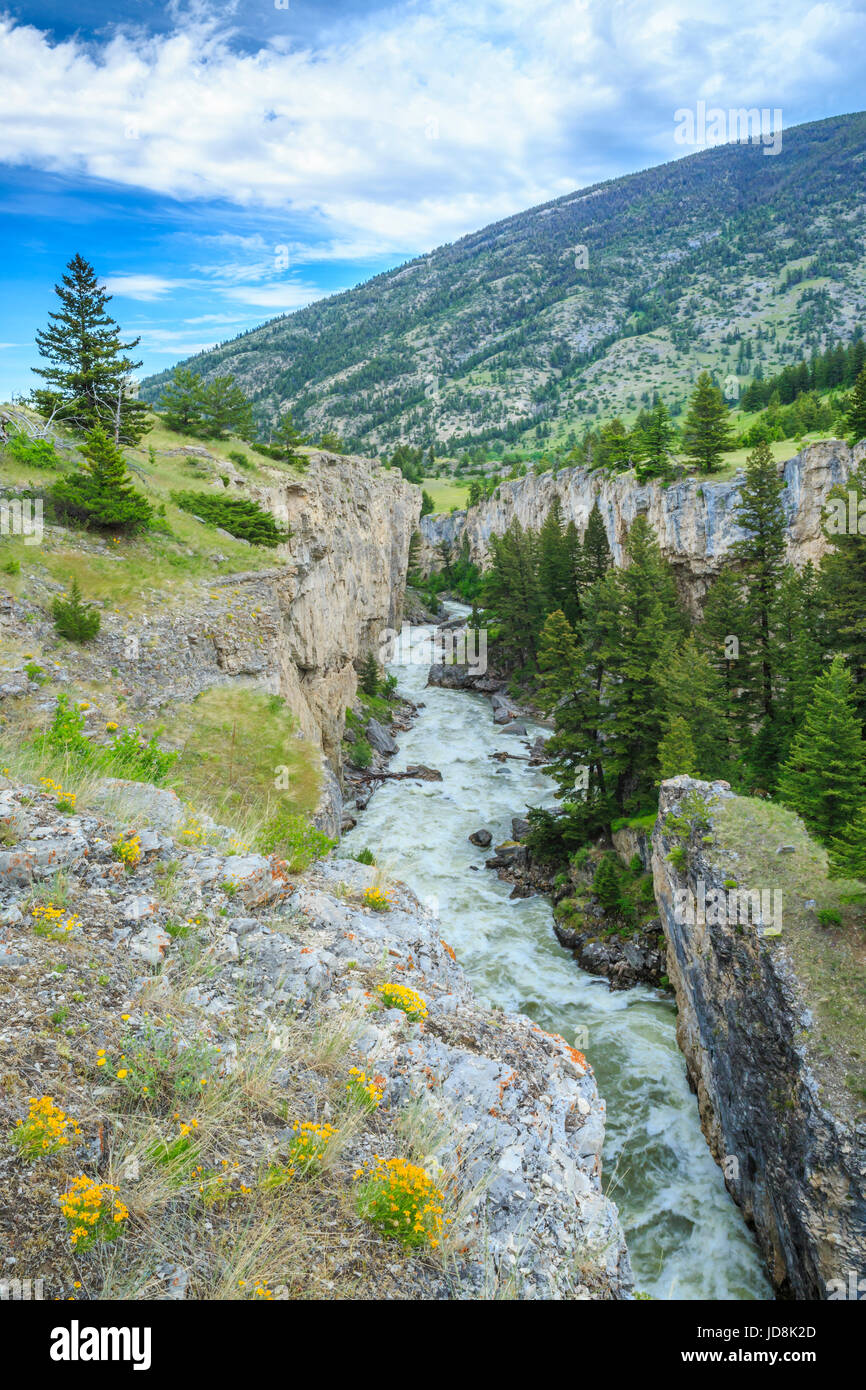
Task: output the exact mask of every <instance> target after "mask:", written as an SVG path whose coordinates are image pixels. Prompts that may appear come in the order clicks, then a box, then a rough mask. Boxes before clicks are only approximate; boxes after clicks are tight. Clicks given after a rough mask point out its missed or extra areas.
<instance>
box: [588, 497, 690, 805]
mask: <svg viewBox="0 0 866 1390" xmlns="http://www.w3.org/2000/svg"><path fill="white" fill-rule="evenodd" d="M625 548H626V559H627V561H628V563H627V565H626V567H625V568H624V569H617V570H614V571H612V572H611V574H610V576H609V579H608V580H606V581H602V583H603V584H607V585H608V586H609V587H610V589H611V596H612V597H613V598H614V603H613V605H611V606H609V607H608V608H607V611H606V613H604V614H603V615H601V623H600V629H599V633H598V650H599V656H600V659H601V661H602V662H603V665H604V668H605V681H604V689H603V696H602V704H601V725H600V735H599V736H600V739H601V742H602V745H603V752H602V763H603V766H604V769H605V783H606V785H607V786H608V788H609V790H610V793H611V795H612V796H613V799H614V802H615V805H616V807H617V808H618V810H619V812H620V814H631V813H636V812H642V811H643V810H645V809H646V807H647V805H648V804H649V802H650V801H651V800H652V799H654V797H655V784H656V781H657V773H658V747H659V744H660V743H661V740H662V736H663V733H664V718H665V712H664V701H663V697H662V694H661V690H660V688H659V680H658V670H657V661H658V657H659V653H660V652H662V651H664V649H665V647H666V645H667V641H668V639H669V638H670V637H672V636H676V635H681V634H682V633H683V628H684V616H683V613H682V610H681V609H680V606H679V603H678V600H677V595H676V589H675V587H674V582H673V578H672V576H671V573H670V570H669V568H668V566H667V565H666V564H665V562H664V560H663V559H662V556H661V554H660V552H659V548H658V543H657V541H656V538H655V535H654V534H653V530H652V527H651V526H650V524H649V522H648V521H647V519H646V517H644V516H638V517H637V518H636V519H635V521H634V523H633V524H632V527H631V530H630V531H629V534H628V538H627V541H626V547H625ZM597 587H598V586H597Z"/></svg>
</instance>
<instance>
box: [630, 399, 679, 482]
mask: <svg viewBox="0 0 866 1390" xmlns="http://www.w3.org/2000/svg"><path fill="white" fill-rule="evenodd" d="M675 438H676V430H675V429H674V426H673V422H672V420H671V417H670V415H669V413H668V408H667V406H666V405H665V403H664V401H663V400H662V398H661V396H656V398H655V400H654V401H653V407H652V410H650V411H649V412H648V413H647V415H646V417H645V419H644V420H643V421H642V422H641V424H640V426H639V428H638V431H637V445H638V448H637V453H638V460H637V463H636V464H635V476H636V477H637V480H638V482H639V483H643V482H645V481H646V479H647V478H667V477H669V476H670V474H671V471H672V469H671V454H672V453H673V445H674V439H675Z"/></svg>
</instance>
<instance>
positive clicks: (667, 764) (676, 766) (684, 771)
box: [659, 714, 703, 781]
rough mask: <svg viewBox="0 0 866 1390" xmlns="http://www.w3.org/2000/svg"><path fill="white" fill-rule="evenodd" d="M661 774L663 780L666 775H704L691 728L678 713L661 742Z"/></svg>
mask: <svg viewBox="0 0 866 1390" xmlns="http://www.w3.org/2000/svg"><path fill="white" fill-rule="evenodd" d="M659 774H660V776H661V778H662V781H664V779H665V778H666V777H694V776H696V775H700V776H702V775H703V774H702V773H701V772H700V766H699V763H698V755H697V753H696V752H695V745H694V740H693V739H692V735H691V730H690V729H689V726H688V724H687V723H686V720H685V719H684V718H683V716H682V715H681V714H676V715H674V717H673V719H671V721H670V723H669V724H668V728H667V732H666V734H665V736H664V738H663V739H662V741H661V743H660V744H659Z"/></svg>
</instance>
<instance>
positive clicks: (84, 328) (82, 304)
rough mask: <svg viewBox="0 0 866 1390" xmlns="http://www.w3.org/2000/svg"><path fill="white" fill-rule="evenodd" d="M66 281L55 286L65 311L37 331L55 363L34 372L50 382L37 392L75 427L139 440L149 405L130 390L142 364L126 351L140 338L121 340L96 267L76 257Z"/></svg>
mask: <svg viewBox="0 0 866 1390" xmlns="http://www.w3.org/2000/svg"><path fill="white" fill-rule="evenodd" d="M66 269H67V273H66V274H65V275H64V276H63V278H62V283H61V284H59V285H55V287H54V289H55V293H56V294H57V297H58V299H59V300H60V309H59V310H58V311H57V312H53V313H49V315H48V319H49V324H48V327H47V328H46V329H45V331H44V332H38V333H37V334H36V345H37V347H38V349H39V353H40V356H41V357H44V358H45V360H46V361H47V362H48V363H49V364H50V365H49V366H47V367H34V368H33V371H34V372H35V373H36V375H37V376H41V377H42V378H43V379H44V381H45V382H46V386H45V387H39V388H37V389H35V390H34V392H33V403H34V405H35V407H36V409H37V410H39V411H40V412H41V413H42V414H44V415H51V414H52V413H53V412H56V415H57V418H58V419H62V420H64V421H65V422H66V423H67V424H69V425H71V427H72V428H73V429H75V430H80V431H81V432H82V433H86V432H87V431H89V430H92V429H94V428H95V427H96V426H99V425H102V426H103V427H110V428H111V429H112V432H113V433H115V436H116V439H117V440H118V441H119V442H120V443H123V444H136V443H137V442H138V440H139V439H140V438H141V436H142V435H143V434H144V433H145V432H146V430H147V429H148V425H147V421H146V415H147V407H146V406H145V405H144V403H143V402H142V401H138V400H136V399H135V398H134V397H132V396H131V395H128V394H127V388H128V379H129V374H130V373H131V372H133V371H135V370H136V368H137V367H140V366H141V362H134V361H133V360H132V359H131V358H130V357H128V356H127V355H126V354H127V353H128V352H129V350H130V349H131V348H134V347H137V346H138V344H139V342H140V339H139V338H133V339H132V340H131V341H130V342H128V343H123V342H121V340H120V329H119V327H118V325H117V323H116V322H115V320H114V319H113V318H112V317H111V315H110V314H109V313H108V312H107V310H106V305H107V304H109V303H110V301H111V295H109V294H106V292H105V290H104V289H102V288H101V287H100V285H99V283H98V281H97V278H96V272H95V271H94V269H93V266H92V265H90V264H89V262H88V261H86V260H84V258H83V257H82V256H79V255H76V256H73V257H72V260H71V261H70V262H69V263H68V265H67V267H66Z"/></svg>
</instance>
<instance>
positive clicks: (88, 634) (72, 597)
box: [52, 579, 100, 642]
mask: <svg viewBox="0 0 866 1390" xmlns="http://www.w3.org/2000/svg"><path fill="white" fill-rule="evenodd" d="M52 614H53V617H54V626H55V628H56V629H57V631H58V632H59V634H60V636H61V637H66V638H68V639H69V641H70V642H90V641H91V640H92V639H93V638H94V637H95V636H96V634H97V632H98V631H99V625H100V617H99V609H98V608H94V607H93V605H92V604H90V603H83V602H82V599H81V590H80V588H79V587H78V580H77V579H73V580H72V585H71V587H70V590H69V597H68V598H56V599H55V600H54V603H53V605H52Z"/></svg>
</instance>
